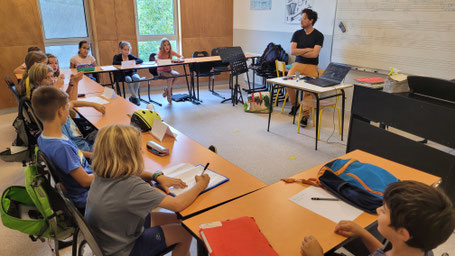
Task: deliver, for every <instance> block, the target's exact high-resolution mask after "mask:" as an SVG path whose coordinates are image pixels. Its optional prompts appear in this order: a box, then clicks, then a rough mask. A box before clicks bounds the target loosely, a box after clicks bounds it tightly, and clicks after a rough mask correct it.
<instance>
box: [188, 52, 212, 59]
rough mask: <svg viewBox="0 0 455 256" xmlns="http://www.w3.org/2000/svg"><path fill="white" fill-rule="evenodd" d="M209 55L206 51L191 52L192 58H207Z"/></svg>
mask: <svg viewBox="0 0 455 256" xmlns="http://www.w3.org/2000/svg"><path fill="white" fill-rule="evenodd" d="M208 56H209V53H208V52H207V51H195V52H193V55H192V57H193V58H200V57H208Z"/></svg>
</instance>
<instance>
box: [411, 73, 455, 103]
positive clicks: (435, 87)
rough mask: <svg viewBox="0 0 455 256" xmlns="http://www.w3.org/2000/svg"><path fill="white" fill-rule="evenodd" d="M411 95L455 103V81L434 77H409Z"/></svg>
mask: <svg viewBox="0 0 455 256" xmlns="http://www.w3.org/2000/svg"><path fill="white" fill-rule="evenodd" d="M408 85H409V89H410V93H411V95H412V94H417V95H420V96H426V97H431V98H436V99H440V100H445V101H450V102H455V81H449V80H444V79H439V78H434V77H425V76H408Z"/></svg>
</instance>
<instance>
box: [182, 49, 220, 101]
mask: <svg viewBox="0 0 455 256" xmlns="http://www.w3.org/2000/svg"><path fill="white" fill-rule="evenodd" d="M208 56H209V54H208V53H207V52H206V51H200V52H198V51H196V52H193V55H192V57H193V58H201V57H208ZM214 65H215V63H214V62H202V63H192V64H190V72H191V75H192V76H193V78H194V77H196V79H197V99H199V77H208V87H209V91H211V92H212V94H213V95H215V96H218V97H220V98H222V99H225V98H224V97H223V96H221V95H220V94H218V93H217V92H215V75H219V74H220V72H218V71H216V72H215V71H213V70H212V69H213V67H214Z"/></svg>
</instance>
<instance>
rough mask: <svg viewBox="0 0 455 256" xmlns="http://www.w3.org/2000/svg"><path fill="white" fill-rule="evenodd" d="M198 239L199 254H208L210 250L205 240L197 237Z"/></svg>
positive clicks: (201, 255) (203, 255) (202, 255)
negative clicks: (206, 246)
mask: <svg viewBox="0 0 455 256" xmlns="http://www.w3.org/2000/svg"><path fill="white" fill-rule="evenodd" d="M196 241H197V255H198V256H207V255H208V252H207V249H206V248H205V244H204V242H202V241H201V239H196Z"/></svg>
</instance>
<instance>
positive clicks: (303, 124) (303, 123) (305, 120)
mask: <svg viewBox="0 0 455 256" xmlns="http://www.w3.org/2000/svg"><path fill="white" fill-rule="evenodd" d="M307 125H308V117H306V116H304V117H302V119H300V126H301V127H306V126H307Z"/></svg>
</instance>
